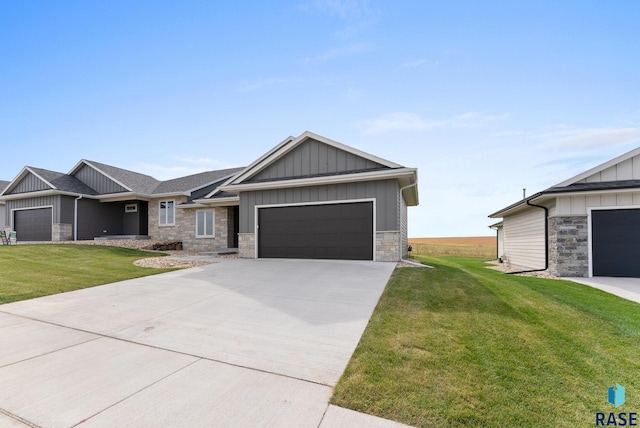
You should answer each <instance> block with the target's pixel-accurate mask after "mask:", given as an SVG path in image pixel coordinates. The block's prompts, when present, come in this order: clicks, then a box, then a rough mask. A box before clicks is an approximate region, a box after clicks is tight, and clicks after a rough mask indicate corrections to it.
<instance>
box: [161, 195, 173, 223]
mask: <svg viewBox="0 0 640 428" xmlns="http://www.w3.org/2000/svg"><path fill="white" fill-rule="evenodd" d="M163 202H164V203H165V204H168V203H169V202H171V203H173V222H172V223H162V210H161V209H160V204H162V203H163ZM175 225H176V201H175V200H173V199H167V200H164V201H158V227H171V226H175Z"/></svg>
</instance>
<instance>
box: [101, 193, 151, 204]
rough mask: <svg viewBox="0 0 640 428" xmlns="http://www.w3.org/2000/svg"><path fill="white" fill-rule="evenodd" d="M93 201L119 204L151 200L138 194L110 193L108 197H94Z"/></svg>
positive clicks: (147, 196)
mask: <svg viewBox="0 0 640 428" xmlns="http://www.w3.org/2000/svg"><path fill="white" fill-rule="evenodd" d="M94 199H98V200H100V202H121V201H128V200H131V199H135V200H138V201H147V202H148V201H150V200H151V199H152V198H150V197H149V195H141V194H139V193H133V192H132V193H128V192H127V193H110V194H109V195H96V196H94Z"/></svg>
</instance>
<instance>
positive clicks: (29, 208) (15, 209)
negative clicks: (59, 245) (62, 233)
mask: <svg viewBox="0 0 640 428" xmlns="http://www.w3.org/2000/svg"><path fill="white" fill-rule="evenodd" d="M46 208H51V227H52V228H53V205H40V206H37V207H25V208H13V209H12V210H11V230H16V226H15V224H14V223H15V217H16V215H15V212H16V211H29V210H42V209H46ZM18 239H20V237H19V236H18ZM52 239H53V237H52Z"/></svg>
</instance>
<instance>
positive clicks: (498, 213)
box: [488, 193, 556, 218]
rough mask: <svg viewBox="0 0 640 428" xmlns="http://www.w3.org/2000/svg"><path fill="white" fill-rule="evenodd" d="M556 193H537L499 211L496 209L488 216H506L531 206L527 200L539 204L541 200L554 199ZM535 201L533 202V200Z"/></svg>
mask: <svg viewBox="0 0 640 428" xmlns="http://www.w3.org/2000/svg"><path fill="white" fill-rule="evenodd" d="M555 197H556V195H555V194H553V195H546V194H542V193H539V194H537V195H534V196H533V197H530V198H527V199H523V200H521V201H520V202H516V203H515V204H513V205H511V206H509V207H507V208H503V209H502V210H500V211H496V212H495V213H493V214H491V215H489V216H488V217H489V218H504V217H506V216H509V215H511V214H514V213H516V212H518V211H522V210H524V209H527V208H531V206H530V205H528V204H527V202H531V203H534V204H536V205H538V204H541V203H542V202H545V201H548V200H550V199H555ZM534 201H535V202H534Z"/></svg>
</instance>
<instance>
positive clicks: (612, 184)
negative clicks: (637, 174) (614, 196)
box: [543, 180, 640, 193]
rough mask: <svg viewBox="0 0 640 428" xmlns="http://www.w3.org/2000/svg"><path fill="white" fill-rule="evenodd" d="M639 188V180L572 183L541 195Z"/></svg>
mask: <svg viewBox="0 0 640 428" xmlns="http://www.w3.org/2000/svg"><path fill="white" fill-rule="evenodd" d="M635 187H640V180H619V181H600V182H595V183H573V184H570V185H568V186H554V187H550V188H549V189H547V190H545V191H544V192H543V193H564V192H589V191H596V190H610V189H611V190H616V189H632V188H635Z"/></svg>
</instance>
